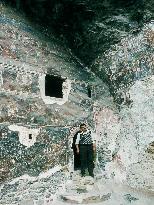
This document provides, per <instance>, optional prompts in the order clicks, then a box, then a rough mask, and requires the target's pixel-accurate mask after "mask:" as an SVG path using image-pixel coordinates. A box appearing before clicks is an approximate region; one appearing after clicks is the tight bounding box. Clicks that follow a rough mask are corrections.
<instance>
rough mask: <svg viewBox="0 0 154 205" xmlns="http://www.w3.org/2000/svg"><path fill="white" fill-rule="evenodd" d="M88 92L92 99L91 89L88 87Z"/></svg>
mask: <svg viewBox="0 0 154 205" xmlns="http://www.w3.org/2000/svg"><path fill="white" fill-rule="evenodd" d="M87 90H88V97H89V98H91V88H90V87H89V86H88V87H87Z"/></svg>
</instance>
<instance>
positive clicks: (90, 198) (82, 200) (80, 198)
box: [59, 192, 111, 204]
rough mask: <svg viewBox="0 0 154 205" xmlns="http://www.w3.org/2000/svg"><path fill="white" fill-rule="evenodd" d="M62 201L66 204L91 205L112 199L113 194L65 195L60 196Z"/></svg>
mask: <svg viewBox="0 0 154 205" xmlns="http://www.w3.org/2000/svg"><path fill="white" fill-rule="evenodd" d="M59 197H60V199H61V200H62V201H64V202H67V203H70V204H90V203H99V202H103V201H106V200H108V199H110V197H111V193H107V194H106V193H105V194H103V195H102V194H100V193H98V192H96V193H92V192H88V193H74V194H70V193H63V194H61V195H60V196H59Z"/></svg>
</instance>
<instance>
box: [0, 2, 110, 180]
mask: <svg viewBox="0 0 154 205" xmlns="http://www.w3.org/2000/svg"><path fill="white" fill-rule="evenodd" d="M0 8H1V11H2V13H1V17H0V18H1V19H0V20H1V21H0V37H1V38H0V130H1V131H0V133H1V142H0V143H1V147H2V152H1V164H2V169H1V176H2V177H1V180H7V179H9V178H10V177H11V178H12V177H18V176H21V175H23V174H25V173H26V174H29V175H32V176H37V175H39V174H40V172H42V171H45V170H48V169H50V168H54V167H55V166H58V165H61V166H64V165H66V164H68V161H69V158H68V156H70V146H71V144H69V143H70V141H71V137H72V135H71V134H73V133H74V132H73V131H72V130H74V129H77V127H78V126H79V124H80V123H81V122H87V123H88V124H89V125H90V126H91V128H92V129H94V128H95V122H94V120H93V117H94V116H93V109H94V106H93V105H94V102H97V104H98V105H100V103H101V102H102V103H103V102H104V105H105V104H106V105H107V101H108V102H109V101H110V99H111V96H110V93H109V90H108V87H107V86H106V85H105V84H104V83H103V82H102V80H100V79H99V78H98V77H96V76H95V75H94V74H93V73H92V72H90V71H89V70H87V68H84V67H83V66H82V64H81V63H80V61H79V60H78V59H77V58H75V57H74V56H73V54H72V53H71V51H70V50H69V49H68V48H67V47H66V46H65V45H63V44H62V43H61V42H60V41H58V39H56V38H55V37H53V38H52V36H51V37H50V38H49V37H48V35H47V32H46V31H44V30H43V31H42V33H41V32H40V30H39V28H36V27H35V25H33V24H32V23H30V22H28V21H27V20H25V18H24V17H23V16H22V15H21V14H20V15H18V14H17V13H16V11H14V10H13V9H12V8H9V7H6V6H4V5H2V4H0ZM46 75H49V76H57V77H58V78H60V79H63V80H64V82H63V84H62V95H63V97H62V98H57V97H50V96H46V95H45V76H46ZM105 99H108V100H107V101H106V102H105Z"/></svg>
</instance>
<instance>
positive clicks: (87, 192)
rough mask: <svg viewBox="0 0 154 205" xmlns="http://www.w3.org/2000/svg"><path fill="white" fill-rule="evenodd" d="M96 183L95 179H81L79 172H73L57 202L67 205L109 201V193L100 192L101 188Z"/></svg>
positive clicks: (86, 177)
mask: <svg viewBox="0 0 154 205" xmlns="http://www.w3.org/2000/svg"><path fill="white" fill-rule="evenodd" d="M98 182H99V179H97V177H95V178H92V177H90V176H85V177H81V176H80V174H79V172H74V173H73V174H72V176H71V179H69V180H68V181H67V182H66V184H65V190H64V191H63V192H62V193H60V194H59V196H58V200H60V201H62V202H66V203H67V204H89V203H92V204H93V203H100V202H103V201H106V200H108V199H110V197H111V192H110V191H109V190H107V189H104V190H102V187H101V189H100V187H99V184H98ZM102 193H103V194H102Z"/></svg>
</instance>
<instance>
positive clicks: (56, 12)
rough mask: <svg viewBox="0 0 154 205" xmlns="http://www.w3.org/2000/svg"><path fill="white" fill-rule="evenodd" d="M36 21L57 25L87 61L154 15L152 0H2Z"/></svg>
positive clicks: (87, 63)
mask: <svg viewBox="0 0 154 205" xmlns="http://www.w3.org/2000/svg"><path fill="white" fill-rule="evenodd" d="M3 1H4V2H7V3H9V4H11V5H12V6H14V7H16V8H17V9H18V10H19V11H24V12H25V14H26V15H27V16H28V17H29V18H30V19H31V20H33V21H34V22H39V23H41V24H42V25H44V26H47V27H48V28H49V29H52V30H53V29H54V33H55V35H56V36H59V37H60V38H61V39H62V40H64V41H65V42H66V43H67V44H68V46H69V47H70V48H71V49H72V51H73V53H74V54H75V55H76V56H77V57H78V58H79V59H80V60H81V61H82V63H84V64H85V65H88V66H89V65H91V63H92V62H93V61H94V59H96V58H97V56H98V55H99V54H100V53H102V52H104V51H106V50H107V49H109V48H110V46H111V45H113V44H115V43H116V42H118V41H119V40H120V39H121V38H123V37H124V36H127V35H128V33H134V35H135V34H136V33H137V32H139V31H140V29H141V28H142V26H143V24H144V23H146V22H148V21H150V20H151V19H152V18H153V15H154V1H152V0H149V1H146V0H26V1H22V0H3Z"/></svg>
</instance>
